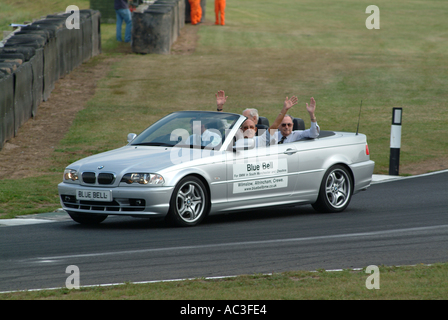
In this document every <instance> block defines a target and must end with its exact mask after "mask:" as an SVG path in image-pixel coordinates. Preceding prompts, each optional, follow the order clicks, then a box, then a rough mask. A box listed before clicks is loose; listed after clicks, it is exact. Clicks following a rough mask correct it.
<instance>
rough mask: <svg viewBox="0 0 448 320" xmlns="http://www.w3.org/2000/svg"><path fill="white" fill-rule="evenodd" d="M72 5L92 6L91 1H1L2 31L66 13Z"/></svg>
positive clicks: (0, 29) (0, 21)
mask: <svg viewBox="0 0 448 320" xmlns="http://www.w3.org/2000/svg"><path fill="white" fill-rule="evenodd" d="M70 5H76V6H77V7H78V8H79V9H88V8H89V6H90V4H89V0H76V1H73V0H32V1H30V0H0V31H3V30H4V31H12V28H11V27H10V26H9V25H10V24H11V23H17V24H21V23H25V22H32V21H33V20H38V19H40V18H41V17H45V16H47V15H49V14H55V13H59V12H65V10H66V8H67V7H68V6H70ZM1 36H3V35H1Z"/></svg>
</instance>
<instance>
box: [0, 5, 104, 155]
mask: <svg viewBox="0 0 448 320" xmlns="http://www.w3.org/2000/svg"><path fill="white" fill-rule="evenodd" d="M70 15H71V13H66V14H64V13H63V14H59V15H49V16H47V17H46V18H45V19H41V20H38V21H34V22H33V23H32V24H30V25H27V26H24V27H21V28H20V30H18V31H15V32H14V34H13V35H12V36H11V37H10V38H8V39H7V40H6V42H5V43H4V47H3V48H0V150H1V149H2V148H3V146H4V143H5V141H7V140H9V139H10V138H12V137H14V136H15V135H16V134H17V131H18V129H19V127H20V126H21V125H22V124H23V123H24V122H25V121H27V120H28V119H29V118H30V117H34V116H35V115H36V113H37V107H38V106H39V104H40V103H41V102H42V101H46V100H48V99H49V97H50V93H51V91H52V90H53V89H54V86H55V83H56V81H57V80H58V79H59V78H61V77H64V76H65V75H66V74H68V73H70V72H71V71H72V70H73V69H74V68H75V67H77V66H79V65H80V64H82V63H83V62H86V61H87V60H89V59H90V58H91V57H92V56H95V55H97V54H99V53H101V34H100V32H101V29H100V19H101V14H100V13H99V11H94V10H80V12H79V28H73V29H67V27H66V21H67V18H68V17H69V16H70Z"/></svg>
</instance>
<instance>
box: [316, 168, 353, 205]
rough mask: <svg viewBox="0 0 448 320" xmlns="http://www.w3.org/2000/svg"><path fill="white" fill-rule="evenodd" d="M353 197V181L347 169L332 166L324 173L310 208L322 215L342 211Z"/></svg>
mask: <svg viewBox="0 0 448 320" xmlns="http://www.w3.org/2000/svg"><path fill="white" fill-rule="evenodd" d="M352 195H353V181H352V176H351V174H350V172H349V171H348V169H347V168H346V167H344V166H342V165H334V166H332V167H331V168H330V169H328V170H327V172H326V173H325V175H324V177H323V179H322V183H321V186H320V189H319V196H318V198H317V201H316V203H314V204H313V205H312V206H313V208H314V210H316V211H318V212H323V213H333V212H342V211H344V210H345V209H346V208H347V207H348V205H349V203H350V200H351V198H352Z"/></svg>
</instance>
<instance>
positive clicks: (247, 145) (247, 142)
mask: <svg viewBox="0 0 448 320" xmlns="http://www.w3.org/2000/svg"><path fill="white" fill-rule="evenodd" d="M253 148H255V140H254V139H250V138H248V139H239V140H237V141H236V142H235V145H234V146H233V150H234V151H240V150H249V149H253Z"/></svg>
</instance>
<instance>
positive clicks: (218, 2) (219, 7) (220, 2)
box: [215, 0, 226, 25]
mask: <svg viewBox="0 0 448 320" xmlns="http://www.w3.org/2000/svg"><path fill="white" fill-rule="evenodd" d="M225 9H226V0H215V15H216V22H215V24H221V25H224V24H225V15H226V12H225ZM219 12H221V23H219V16H220V14H219Z"/></svg>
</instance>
